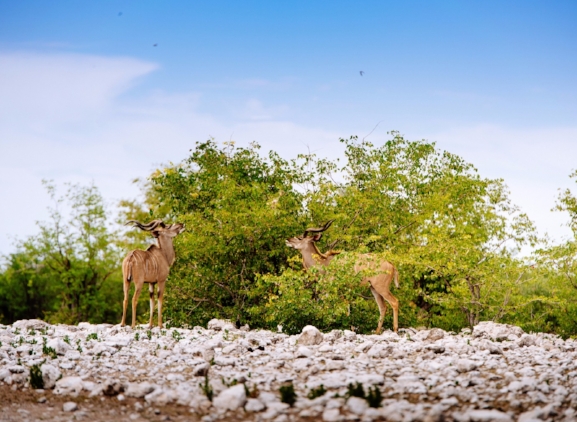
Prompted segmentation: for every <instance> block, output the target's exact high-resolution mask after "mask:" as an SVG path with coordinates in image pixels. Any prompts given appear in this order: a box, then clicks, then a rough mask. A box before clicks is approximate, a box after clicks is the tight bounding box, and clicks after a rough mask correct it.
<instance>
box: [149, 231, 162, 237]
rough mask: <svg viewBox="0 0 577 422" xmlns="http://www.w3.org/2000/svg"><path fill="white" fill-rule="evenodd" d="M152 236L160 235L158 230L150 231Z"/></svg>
mask: <svg viewBox="0 0 577 422" xmlns="http://www.w3.org/2000/svg"><path fill="white" fill-rule="evenodd" d="M150 233H151V234H152V235H153V236H154V237H158V236H160V230H153V231H151V232H150Z"/></svg>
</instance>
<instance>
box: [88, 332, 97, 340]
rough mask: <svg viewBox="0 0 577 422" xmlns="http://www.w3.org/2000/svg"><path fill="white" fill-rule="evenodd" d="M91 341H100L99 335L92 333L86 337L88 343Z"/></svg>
mask: <svg viewBox="0 0 577 422" xmlns="http://www.w3.org/2000/svg"><path fill="white" fill-rule="evenodd" d="M89 340H97V341H98V333H90V334H88V335H87V336H86V341H89Z"/></svg>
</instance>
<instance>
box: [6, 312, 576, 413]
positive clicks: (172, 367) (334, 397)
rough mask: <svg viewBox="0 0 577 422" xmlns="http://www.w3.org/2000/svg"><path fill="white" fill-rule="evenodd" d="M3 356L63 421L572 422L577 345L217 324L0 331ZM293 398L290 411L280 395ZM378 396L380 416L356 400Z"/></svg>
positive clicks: (14, 382) (508, 336) (11, 382)
mask: <svg viewBox="0 0 577 422" xmlns="http://www.w3.org/2000/svg"><path fill="white" fill-rule="evenodd" d="M0 342H1V344H0V384H2V383H3V384H6V385H8V386H11V388H12V389H15V390H17V391H24V390H27V391H28V390H31V391H42V390H40V389H42V388H44V389H45V390H47V391H52V392H53V394H56V395H59V396H61V397H67V398H69V399H70V400H71V401H70V402H66V403H64V405H63V407H62V409H63V410H64V411H67V412H74V411H76V410H78V406H77V407H73V405H72V404H74V405H76V401H77V400H75V398H76V397H79V396H81V397H82V396H86V397H102V398H103V399H104V397H110V398H112V399H114V400H118V401H125V400H128V399H130V402H131V403H132V402H133V401H134V402H135V404H134V408H135V410H136V411H138V412H143V411H145V410H146V409H150V411H156V410H157V409H162V408H163V407H165V406H180V407H182V408H183V409H186V410H187V411H188V412H189V414H190V415H191V418H193V419H195V418H196V419H200V420H203V421H216V420H220V419H223V420H255V421H256V420H258V421H261V420H264V421H266V420H275V421H282V420H299V419H304V418H309V419H310V420H321V419H322V420H325V421H341V420H362V421H373V420H375V421H376V420H387V421H412V420H414V421H427V422H435V421H459V422H460V421H473V422H474V421H520V422H534V421H567V422H568V421H574V420H577V412H575V410H573V409H576V408H577V377H576V375H577V342H576V341H574V340H573V339H568V340H563V339H561V338H560V337H557V336H555V335H551V334H544V333H525V332H523V330H522V329H521V328H519V327H515V326H510V325H505V324H496V323H492V322H482V323H480V324H479V325H477V326H476V327H474V329H473V330H472V331H471V330H463V331H462V332H461V333H458V334H456V333H450V332H445V331H443V330H441V329H438V328H434V329H431V330H415V329H412V328H409V329H404V330H399V334H396V333H393V332H390V331H386V332H384V333H383V334H381V335H359V334H356V333H354V332H352V331H347V330H345V331H337V330H335V331H331V332H329V333H322V332H320V331H319V330H318V329H316V328H315V327H312V326H307V327H305V329H304V330H303V333H302V334H301V335H294V336H288V335H286V334H283V333H278V332H270V331H264V330H263V331H261V330H249V328H248V327H246V326H245V327H242V328H241V329H240V330H239V329H237V328H236V327H235V326H234V325H233V324H231V323H230V322H228V321H221V320H212V321H210V322H209V324H208V328H203V327H194V328H192V329H174V328H171V329H163V330H161V329H158V328H154V329H152V330H148V329H147V328H146V327H145V326H142V327H138V328H137V329H136V330H132V329H131V328H129V327H120V326H118V325H109V324H98V325H93V324H88V323H80V324H79V325H78V326H67V325H49V324H47V323H45V322H43V321H38V320H23V321H17V322H15V323H14V324H12V325H11V326H3V325H0ZM39 369H40V371H39ZM38 373H39V374H40V376H38V375H36V376H35V377H33V375H34V374H38ZM32 378H34V379H35V385H30V383H31V379H32ZM39 379H40V380H41V381H38V380H39ZM38 382H42V383H43V385H38ZM291 385H292V386H293V387H294V391H295V393H296V395H297V399H296V402H295V403H294V404H293V405H292V406H289V405H288V404H286V403H282V401H281V395H280V388H281V387H285V391H286V387H290V386H291ZM321 386H322V387H321ZM359 387H360V390H359ZM35 389H37V390H35ZM325 390H326V392H325V393H324V394H322V395H320V397H316V395H319V394H320V393H321V392H322V391H325ZM353 390H355V393H353V394H351V393H352V392H353ZM377 390H378V392H380V395H381V396H382V400H381V401H380V403H377V405H378V407H370V405H369V403H371V404H373V405H375V399H374V397H373V399H372V400H368V397H367V399H365V398H363V397H357V396H362V395H363V393H364V394H365V396H368V395H369V392H370V394H374V393H375V391H377ZM359 391H360V392H359ZM73 400H74V401H73ZM377 401H378V400H377ZM81 410H82V406H80V410H79V412H80V411H81ZM76 413H78V412H76ZM135 415H137V414H136V413H135ZM137 416H138V415H137ZM239 418H240V419H239ZM133 419H134V418H133Z"/></svg>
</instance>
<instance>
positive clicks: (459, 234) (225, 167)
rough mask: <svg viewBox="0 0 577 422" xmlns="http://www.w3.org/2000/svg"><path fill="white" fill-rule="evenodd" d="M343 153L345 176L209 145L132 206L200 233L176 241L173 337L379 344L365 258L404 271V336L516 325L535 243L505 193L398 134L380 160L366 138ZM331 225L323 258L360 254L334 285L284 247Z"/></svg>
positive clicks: (335, 168)
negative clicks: (236, 335)
mask: <svg viewBox="0 0 577 422" xmlns="http://www.w3.org/2000/svg"><path fill="white" fill-rule="evenodd" d="M341 142H342V144H343V145H344V147H345V156H346V162H345V163H344V164H342V165H341V164H339V163H338V162H336V161H335V162H333V161H329V160H325V159H319V158H317V157H316V156H314V155H311V154H309V155H302V156H299V157H298V159H296V160H292V161H290V162H289V161H285V160H282V159H281V158H280V157H278V155H276V154H275V153H271V154H270V155H269V156H268V157H267V158H263V157H261V156H260V155H259V154H258V149H259V147H258V145H256V144H253V145H251V146H250V147H249V148H235V147H234V145H233V144H232V143H227V144H225V146H224V147H223V148H220V147H218V146H217V145H216V143H215V142H214V141H207V142H204V143H198V144H197V145H196V148H195V149H194V150H193V151H192V152H191V155H190V157H189V158H188V159H186V160H184V161H183V162H182V163H181V164H178V165H171V166H169V167H167V168H164V169H162V170H157V171H156V172H155V173H154V174H153V175H152V176H151V178H150V179H149V182H148V184H147V185H145V196H146V201H145V204H144V205H142V206H138V204H136V203H130V204H128V203H127V206H126V207H125V218H126V219H129V218H136V217H139V218H144V217H145V216H147V215H149V216H150V218H165V219H172V220H175V221H182V222H184V223H185V224H186V226H187V227H188V228H189V230H187V231H186V232H185V233H184V234H183V235H181V236H179V237H178V238H177V239H176V240H175V244H176V245H175V247H176V250H177V257H178V258H177V261H176V263H175V264H174V266H173V268H172V270H171V275H170V288H169V289H167V293H166V295H167V299H166V302H165V303H166V314H167V316H168V318H169V319H171V320H172V321H173V323H174V324H176V325H181V324H187V325H189V326H193V325H197V324H198V325H202V324H205V323H206V322H207V321H208V320H209V319H211V318H227V319H231V320H233V321H234V320H236V321H238V320H240V319H243V321H244V320H247V321H246V322H248V323H249V324H250V325H251V326H253V327H264V328H269V329H274V328H276V326H277V325H283V328H284V330H285V331H286V332H288V333H295V332H298V331H300V329H301V328H302V327H303V326H304V325H306V324H313V325H315V326H317V327H319V328H321V329H327V330H328V329H331V328H340V329H343V328H347V329H350V328H351V327H354V328H355V329H356V330H357V331H359V332H370V331H372V330H374V328H375V327H376V323H377V320H378V309H377V307H376V304H375V303H374V300H373V298H372V295H370V292H369V290H368V288H367V287H366V286H362V285H361V280H362V277H363V276H366V275H367V274H358V275H355V274H354V271H353V270H352V268H353V266H354V262H355V259H356V258H357V257H358V254H359V253H366V252H370V253H373V254H376V255H375V256H376V257H378V258H382V259H387V260H389V261H391V262H393V263H394V264H395V265H396V266H397V267H398V269H399V273H400V281H401V283H400V288H399V289H393V294H395V295H396V296H397V297H398V298H399V300H400V303H401V313H400V324H401V326H403V325H404V326H407V325H435V326H439V327H441V328H445V329H449V330H458V329H460V328H462V327H464V326H473V325H475V324H476V323H478V322H479V321H480V320H486V319H492V320H496V321H499V320H505V319H507V318H511V317H512V314H513V313H514V311H515V310H516V309H518V308H519V307H520V306H522V303H523V302H524V301H526V298H525V297H524V296H523V295H522V294H521V291H522V288H523V286H525V284H526V283H527V282H528V280H529V279H528V277H527V274H526V271H525V268H524V263H523V262H521V261H520V260H518V259H516V258H515V254H516V252H517V251H518V250H519V248H520V247H522V246H523V245H526V244H532V242H534V241H535V237H534V235H533V227H532V225H531V223H530V221H529V220H528V219H527V217H526V216H525V215H524V214H521V213H520V212H519V211H518V209H517V208H516V207H514V206H513V205H512V204H511V203H510V201H509V199H508V196H507V195H508V192H507V189H506V187H505V185H504V183H503V181H502V180H493V179H483V178H481V177H480V176H479V175H478V174H477V171H476V169H475V168H474V167H473V166H472V165H471V164H469V163H467V162H465V161H464V160H463V159H462V158H460V157H458V156H456V155H454V154H450V153H448V152H446V151H440V150H438V149H437V148H436V147H435V144H433V143H428V142H425V141H416V142H411V141H407V140H405V139H404V138H403V137H402V136H400V135H399V134H398V133H396V132H393V133H392V139H391V140H390V141H388V142H386V143H385V144H384V145H383V146H380V147H375V146H373V145H372V144H371V143H369V142H366V141H359V140H357V139H356V138H354V137H353V138H350V139H347V140H341ZM147 213H148V214H147ZM329 219H334V220H335V222H334V224H333V226H332V227H331V229H330V230H329V231H327V232H325V233H324V237H323V241H321V242H319V243H320V244H319V248H320V249H321V251H324V250H326V247H327V246H326V245H327V244H329V243H331V242H334V241H336V242H338V245H339V247H340V248H342V250H345V251H348V253H343V254H341V255H339V256H338V257H337V258H336V259H334V260H333V261H332V263H331V265H330V266H329V268H328V270H327V271H318V270H309V271H308V272H307V273H304V272H303V271H302V267H301V265H300V263H299V262H298V261H299V260H300V258H299V257H298V253H294V252H291V250H290V249H289V248H287V247H286V246H285V244H284V240H285V239H286V238H288V237H292V236H295V235H299V234H300V233H302V231H303V229H304V228H305V227H310V226H313V225H320V224H323V223H324V222H326V221H327V220H329ZM291 257H293V260H292V261H291V259H290V258H291ZM287 264H288V267H287ZM390 318H391V312H389V313H388V315H387V320H386V321H385V326H391V325H392V323H391V320H390Z"/></svg>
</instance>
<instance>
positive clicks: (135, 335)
mask: <svg viewBox="0 0 577 422" xmlns="http://www.w3.org/2000/svg"><path fill="white" fill-rule="evenodd" d="M134 340H136V341H138V340H140V333H139V332H138V331H137V332H136V333H134Z"/></svg>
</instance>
